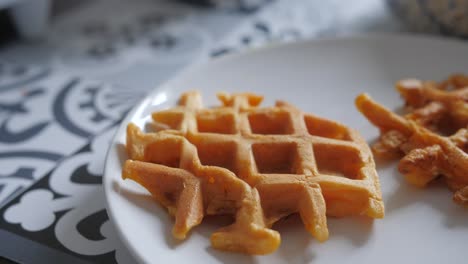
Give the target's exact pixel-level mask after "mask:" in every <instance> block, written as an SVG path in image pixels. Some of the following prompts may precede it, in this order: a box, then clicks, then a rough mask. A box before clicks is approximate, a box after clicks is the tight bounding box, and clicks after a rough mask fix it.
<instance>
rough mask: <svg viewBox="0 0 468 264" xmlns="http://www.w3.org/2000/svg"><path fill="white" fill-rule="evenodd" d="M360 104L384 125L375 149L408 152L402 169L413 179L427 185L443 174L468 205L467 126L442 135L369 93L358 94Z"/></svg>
mask: <svg viewBox="0 0 468 264" xmlns="http://www.w3.org/2000/svg"><path fill="white" fill-rule="evenodd" d="M356 106H357V108H358V109H359V111H361V112H362V114H364V116H366V118H367V119H369V121H370V122H371V123H372V124H374V125H375V126H377V127H378V128H379V129H380V138H379V141H378V142H377V143H376V144H375V145H374V146H373V150H374V152H376V153H377V154H379V155H384V156H389V154H392V155H400V156H404V157H403V158H402V159H401V160H400V163H399V166H398V169H399V171H400V172H401V173H402V174H403V175H404V176H405V178H406V180H407V181H408V182H409V183H411V184H413V185H415V186H419V187H424V186H426V185H427V184H428V183H429V182H431V181H432V180H434V179H436V178H437V177H438V176H440V175H442V176H443V177H444V179H445V181H446V182H447V184H448V186H449V187H450V188H451V189H452V190H453V191H455V194H454V197H453V199H454V201H455V202H457V203H459V204H462V205H465V206H467V205H468V187H467V186H468V154H467V153H466V149H467V146H468V130H467V129H460V130H459V131H458V132H457V133H456V134H454V135H452V136H449V137H444V136H441V135H438V134H436V133H434V132H432V131H430V130H429V129H427V128H425V127H423V126H422V125H421V124H419V123H418V122H417V121H414V120H412V119H409V118H408V117H406V118H405V117H401V116H399V115H397V114H395V113H393V112H391V111H390V110H388V109H386V108H385V107H383V106H382V105H380V104H378V103H376V102H375V101H373V100H372V99H371V98H370V97H369V96H368V95H366V94H361V95H359V96H358V97H357V98H356Z"/></svg>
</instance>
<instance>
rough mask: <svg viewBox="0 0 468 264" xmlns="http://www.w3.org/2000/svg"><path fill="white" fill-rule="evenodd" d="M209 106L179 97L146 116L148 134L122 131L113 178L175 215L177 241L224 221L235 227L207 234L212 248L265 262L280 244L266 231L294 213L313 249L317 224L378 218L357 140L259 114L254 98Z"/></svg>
mask: <svg viewBox="0 0 468 264" xmlns="http://www.w3.org/2000/svg"><path fill="white" fill-rule="evenodd" d="M218 98H219V99H220V101H221V102H222V106H220V107H216V108H204V107H203V105H202V102H201V96H200V94H198V93H197V92H188V93H185V94H183V95H182V96H181V98H180V100H179V105H178V106H177V107H175V108H172V109H169V110H163V111H159V112H154V113H153V114H152V119H153V121H154V122H153V123H152V124H153V127H154V129H155V130H156V132H153V133H143V132H142V131H141V130H140V129H139V128H138V127H137V126H136V125H134V124H129V125H128V128H127V145H126V147H127V152H128V155H129V158H130V159H129V160H127V161H126V162H125V165H124V168H123V172H122V177H123V178H124V179H132V180H134V181H136V182H138V183H139V184H141V185H142V186H143V187H145V188H146V189H147V190H148V191H149V192H150V193H151V194H152V195H153V197H154V198H155V199H156V200H157V201H158V202H159V203H161V204H162V205H163V206H164V207H166V208H167V209H168V211H169V213H170V214H172V215H174V216H175V224H174V227H173V230H172V233H173V235H174V236H175V237H176V238H178V239H184V238H185V237H186V236H187V234H188V232H189V231H190V229H191V228H193V227H194V226H196V225H198V224H199V223H200V222H201V221H202V219H203V217H204V216H205V215H220V214H229V215H233V216H234V223H233V224H232V225H229V226H227V227H223V228H221V229H220V230H218V231H216V232H215V233H213V234H212V236H211V243H212V246H213V247H215V248H217V249H221V250H228V251H237V252H243V253H248V254H267V253H271V252H273V251H275V250H276V249H277V247H278V246H279V244H280V235H279V233H278V232H277V231H275V230H272V229H270V228H271V226H272V225H273V224H274V223H275V222H277V221H278V220H279V219H281V218H282V217H285V216H288V215H290V214H293V213H299V215H300V217H301V218H302V221H303V223H304V225H305V228H306V229H307V230H308V231H309V232H310V233H311V234H312V235H313V236H314V237H315V238H316V239H317V240H319V241H325V240H327V239H328V228H327V223H326V215H329V216H337V217H341V216H347V215H367V216H369V217H373V218H381V217H383V215H384V206H383V202H382V199H381V193H380V186H379V180H378V176H377V173H376V170H375V164H374V161H373V158H372V154H371V152H370V149H369V148H368V146H367V144H366V142H365V141H364V140H363V139H362V138H361V137H360V135H359V134H358V133H357V132H356V131H354V130H351V129H349V128H347V127H345V126H343V125H341V124H338V123H336V122H333V121H330V120H326V119H323V118H319V117H317V116H314V115H311V114H305V113H303V112H301V111H300V110H298V109H297V108H295V107H294V106H292V105H289V104H287V103H285V102H277V103H276V105H275V106H274V107H258V106H259V104H260V103H261V101H262V97H261V96H257V95H253V94H248V93H245V94H234V95H228V94H219V95H218Z"/></svg>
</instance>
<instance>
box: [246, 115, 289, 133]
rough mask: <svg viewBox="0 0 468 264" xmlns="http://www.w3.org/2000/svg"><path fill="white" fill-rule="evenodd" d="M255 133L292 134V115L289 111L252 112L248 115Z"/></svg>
mask: <svg viewBox="0 0 468 264" xmlns="http://www.w3.org/2000/svg"><path fill="white" fill-rule="evenodd" d="M248 118H249V123H250V129H251V130H252V133H253V134H263V135H286V134H292V133H293V129H292V125H291V117H290V116H289V113H288V112H269V113H262V112H260V113H251V114H249V116H248Z"/></svg>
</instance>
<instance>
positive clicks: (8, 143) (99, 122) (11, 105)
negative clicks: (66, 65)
mask: <svg viewBox="0 0 468 264" xmlns="http://www.w3.org/2000/svg"><path fill="white" fill-rule="evenodd" d="M2 65H4V67H7V68H14V67H20V66H17V65H14V66H10V65H9V64H8V63H5V62H4V63H2ZM24 71H25V72H26V73H25V74H23V75H15V78H13V77H12V76H8V75H6V76H5V77H3V76H2V78H0V83H2V81H4V82H3V83H4V85H0V166H1V167H2V172H1V173H0V204H1V203H3V202H4V201H5V200H7V199H9V198H10V197H11V196H12V195H14V194H15V193H18V192H19V191H20V190H21V189H23V188H26V187H27V186H29V185H30V184H32V183H33V182H34V181H36V180H38V179H39V178H40V177H41V176H42V175H44V174H45V173H46V172H47V171H49V170H50V169H52V168H53V167H54V166H55V164H56V163H57V162H58V161H59V160H60V159H62V158H63V157H66V156H68V155H70V154H71V153H73V152H74V151H76V150H78V149H79V148H80V147H82V146H83V145H84V144H86V142H87V141H88V140H89V139H90V138H92V136H94V135H96V134H98V133H100V132H101V131H104V130H105V129H106V128H108V127H110V126H112V125H114V124H115V123H116V122H118V121H119V120H120V119H121V118H122V116H123V115H124V114H125V113H126V111H128V110H129V109H130V108H131V107H132V106H133V105H134V104H135V103H136V102H137V101H138V100H139V99H140V98H141V97H142V96H143V94H142V93H136V92H131V93H130V92H129V91H128V90H126V89H123V88H121V87H117V86H111V85H107V84H103V83H102V82H99V81H90V80H85V79H83V78H80V77H73V76H70V75H66V74H63V73H55V72H54V73H52V72H47V70H45V69H42V70H41V69H36V68H33V69H31V70H29V69H28V67H26V66H25V70H24ZM27 72H31V75H28V74H27ZM46 72H47V74H44V73H46ZM3 83H2V84H3ZM5 87H6V88H5Z"/></svg>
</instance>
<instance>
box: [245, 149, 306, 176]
mask: <svg viewBox="0 0 468 264" xmlns="http://www.w3.org/2000/svg"><path fill="white" fill-rule="evenodd" d="M296 148H297V146H296V144H295V143H256V144H253V145H252V153H253V156H254V159H255V163H256V164H257V170H258V172H259V173H262V174H275V173H277V174H294V173H295V169H294V163H295V161H296V156H297V154H296Z"/></svg>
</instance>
